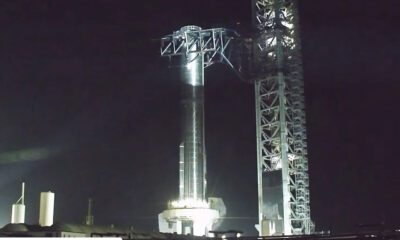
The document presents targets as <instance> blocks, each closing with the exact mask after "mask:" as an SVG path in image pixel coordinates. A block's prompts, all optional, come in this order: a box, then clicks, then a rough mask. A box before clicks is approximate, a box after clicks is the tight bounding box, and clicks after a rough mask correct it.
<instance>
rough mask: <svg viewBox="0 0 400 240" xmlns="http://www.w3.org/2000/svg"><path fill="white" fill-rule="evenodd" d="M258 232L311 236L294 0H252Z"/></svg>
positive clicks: (299, 45) (298, 45) (311, 226)
mask: <svg viewBox="0 0 400 240" xmlns="http://www.w3.org/2000/svg"><path fill="white" fill-rule="evenodd" d="M252 4H253V6H252V7H253V24H254V27H255V29H256V32H257V37H256V38H254V39H253V52H252V54H253V61H254V69H253V71H254V72H255V73H256V74H257V78H256V80H255V103H256V129H257V168H258V169H257V178H258V204H259V206H258V207H259V225H258V228H259V232H260V235H262V236H265V235H282V234H284V235H292V234H310V232H311V231H312V229H313V223H312V221H311V219H310V204H309V201H310V195H309V178H308V160H307V144H306V128H305V110H304V95H303V94H304V92H303V91H304V90H303V89H304V88H303V80H302V60H301V51H300V47H301V44H300V38H299V25H298V23H299V22H298V13H297V5H296V1H295V0H253V1H252Z"/></svg>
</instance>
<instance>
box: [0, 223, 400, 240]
mask: <svg viewBox="0 0 400 240" xmlns="http://www.w3.org/2000/svg"><path fill="white" fill-rule="evenodd" d="M216 235H217V237H214V238H210V237H197V236H192V235H178V234H164V233H158V232H145V231H138V230H136V229H134V228H123V227H122V228H121V227H112V226H96V225H91V226H88V225H85V224H65V223H56V224H54V225H53V226H51V227H41V226H39V225H29V224H7V225H6V226H4V227H3V228H1V229H0V237H120V238H122V239H159V240H162V239H177V240H208V239H210V240H212V239H215V240H218V239H223V240H239V239H243V240H339V239H340V240H400V230H396V231H394V230H391V231H389V230H377V231H375V230H374V231H362V232H359V233H353V234H343V235H330V234H316V235H291V236H275V237H258V236H254V237H238V235H235V234H234V235H233V236H230V235H229V232H227V234H222V233H221V234H216Z"/></svg>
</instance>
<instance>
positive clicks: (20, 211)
mask: <svg viewBox="0 0 400 240" xmlns="http://www.w3.org/2000/svg"><path fill="white" fill-rule="evenodd" d="M11 223H12V224H18V223H25V183H24V182H23V183H22V188H21V197H20V198H19V199H18V201H17V202H16V203H14V204H13V205H12V208H11Z"/></svg>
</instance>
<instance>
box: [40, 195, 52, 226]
mask: <svg viewBox="0 0 400 240" xmlns="http://www.w3.org/2000/svg"><path fill="white" fill-rule="evenodd" d="M53 215H54V193H53V192H50V191H49V192H41V193H40V213H39V225H40V226H42V227H49V226H51V225H53Z"/></svg>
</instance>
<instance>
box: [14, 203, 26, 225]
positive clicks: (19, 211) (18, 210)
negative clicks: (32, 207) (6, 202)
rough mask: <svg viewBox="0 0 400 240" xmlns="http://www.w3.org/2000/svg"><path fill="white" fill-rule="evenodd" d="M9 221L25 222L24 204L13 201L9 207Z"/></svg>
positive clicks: (15, 222)
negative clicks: (10, 207)
mask: <svg viewBox="0 0 400 240" xmlns="http://www.w3.org/2000/svg"><path fill="white" fill-rule="evenodd" d="M11 223H12V224H18V223H25V205H24V204H20V203H15V204H13V205H12V209H11Z"/></svg>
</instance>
